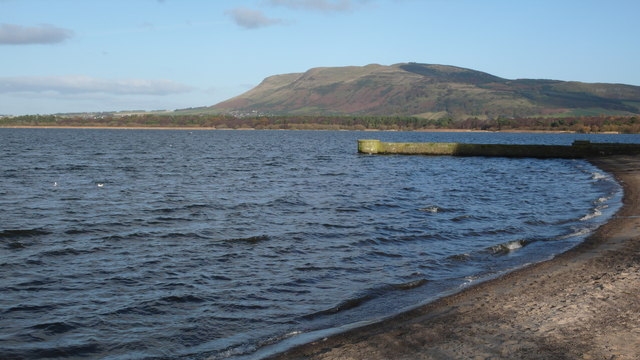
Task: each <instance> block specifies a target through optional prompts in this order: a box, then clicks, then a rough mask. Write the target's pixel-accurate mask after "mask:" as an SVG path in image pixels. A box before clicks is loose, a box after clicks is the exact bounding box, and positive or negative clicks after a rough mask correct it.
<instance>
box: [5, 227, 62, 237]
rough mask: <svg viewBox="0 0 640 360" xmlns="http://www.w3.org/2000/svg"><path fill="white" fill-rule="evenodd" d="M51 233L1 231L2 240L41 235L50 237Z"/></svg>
mask: <svg viewBox="0 0 640 360" xmlns="http://www.w3.org/2000/svg"><path fill="white" fill-rule="evenodd" d="M49 234H51V232H49V231H46V230H42V229H38V228H36V229H10V230H3V231H0V239H15V238H22V237H34V236H40V235H49Z"/></svg>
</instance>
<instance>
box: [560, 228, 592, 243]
mask: <svg viewBox="0 0 640 360" xmlns="http://www.w3.org/2000/svg"><path fill="white" fill-rule="evenodd" d="M591 231H592V229H591V228H588V227H584V228H580V229H575V230H574V231H573V232H572V233H570V234H567V235H562V236H559V237H558V239H559V240H565V239H570V238H572V237H577V236H586V235H589V234H590V233H591Z"/></svg>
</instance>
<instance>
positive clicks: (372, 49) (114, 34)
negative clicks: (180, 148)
mask: <svg viewBox="0 0 640 360" xmlns="http://www.w3.org/2000/svg"><path fill="white" fill-rule="evenodd" d="M639 14H640V1H637V0H608V1H604V0H597V1H596V0H553V1H550V0H522V1H520V0H517V1H516V0H234V1H217V0H216V1H213V0H211V1H205V0H201V1H199V0H122V1H120V0H108V1H107V0H0V65H1V66H0V114H12V115H19V114H49V113H58V112H90V111H119V110H156V109H177V108H187V107H197V106H209V105H213V104H216V103H218V102H220V101H223V100H226V99H228V98H231V97H233V96H236V95H239V94H241V93H243V92H245V91H247V90H249V89H250V88H252V87H254V86H256V85H258V84H259V83H260V82H261V81H262V80H263V79H264V78H265V77H267V76H270V75H275V74H283V73H292V72H303V71H306V70H308V69H310V68H313V67H324V66H347V65H367V64H371V63H376V64H382V65H391V64H395V63H401V62H410V61H413V62H420V63H431V64H446V65H455V66H460V67H465V68H471V69H475V70H480V71H484V72H488V73H490V74H493V75H497V76H501V77H504V78H509V79H516V78H536V79H540V78H544V79H558V80H576V81H583V82H610V83H625V84H632V85H640V66H639V65H638V64H640V30H638V15H639Z"/></svg>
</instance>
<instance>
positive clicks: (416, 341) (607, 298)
mask: <svg viewBox="0 0 640 360" xmlns="http://www.w3.org/2000/svg"><path fill="white" fill-rule="evenodd" d="M591 162H592V163H593V164H594V165H596V166H598V167H599V168H601V169H602V170H605V171H607V172H609V173H612V174H614V175H615V176H616V178H617V179H618V181H620V183H621V184H622V185H623V186H624V198H623V206H622V208H621V209H620V211H619V212H618V213H617V214H616V215H615V216H614V218H613V219H611V220H610V221H609V222H608V223H607V224H605V225H603V226H601V227H600V228H599V229H598V230H597V231H596V232H595V233H594V234H593V235H592V236H590V237H589V238H588V239H587V240H586V241H585V242H584V243H583V244H581V245H579V246H578V247H576V248H574V249H572V250H570V251H568V252H566V253H564V254H561V255H558V256H557V257H555V258H554V259H553V260H550V261H546V262H543V263H539V264H535V265H531V266H528V267H526V268H523V269H521V270H518V271H515V272H512V273H510V274H507V275H505V276H502V277H500V278H498V279H495V280H491V281H488V282H485V283H482V284H479V285H477V286H474V287H470V288H468V289H466V290H464V291H463V292H460V293H458V294H455V295H452V296H448V297H446V298H443V299H440V300H438V301H436V302H433V303H430V304H428V305H425V306H423V307H420V308H418V309H415V310H412V311H410V312H407V313H403V314H400V315H398V316H395V317H393V318H390V319H388V320H385V321H382V322H380V323H376V324H372V325H368V326H365V327H362V328H357V329H354V330H351V331H348V332H345V333H342V334H338V335H334V336H331V337H329V338H324V339H321V340H318V341H315V342H312V343H309V344H305V345H302V346H300V347H297V348H293V349H291V350H288V351H287V352H285V353H282V354H279V355H276V356H273V357H271V358H270V359H326V360H330V359H341V360H343V359H617V360H620V359H640V157H634V156H615V157H603V158H597V159H593V160H591ZM568 195H569V196H570V194H568Z"/></svg>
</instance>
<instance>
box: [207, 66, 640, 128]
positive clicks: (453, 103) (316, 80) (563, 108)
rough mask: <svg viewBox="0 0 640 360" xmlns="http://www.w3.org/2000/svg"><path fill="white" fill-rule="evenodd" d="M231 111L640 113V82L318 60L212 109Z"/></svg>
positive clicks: (487, 114)
mask: <svg viewBox="0 0 640 360" xmlns="http://www.w3.org/2000/svg"><path fill="white" fill-rule="evenodd" d="M208 110H209V111H214V112H219V113H229V114H237V115H242V114H264V115H376V116H416V117H423V118H438V117H449V118H453V119H465V118H480V119H495V118H500V117H509V118H518V117H533V116H579V115H581V114H588V115H594V114H602V115H637V114H640V86H633V85H626V84H609V83H584V82H577V81H561V80H550V79H513V80H512V79H505V78H501V77H498V76H495V75H492V74H489V73H485V72H482V71H477V70H472V69H467V68H462V67H456V66H451V65H439V64H422V63H415V62H409V63H399V64H394V65H379V64H369V65H365V66H344V67H316V68H312V69H309V70H307V71H305V72H302V73H289V74H281V75H272V76H269V77H267V78H265V79H264V80H263V81H262V82H261V83H260V84H259V85H258V86H256V87H254V88H253V89H251V90H249V91H247V92H245V93H243V94H241V95H239V96H236V97H233V98H231V99H228V100H226V101H223V102H220V103H218V104H216V105H213V106H211V107H209V108H208Z"/></svg>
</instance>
